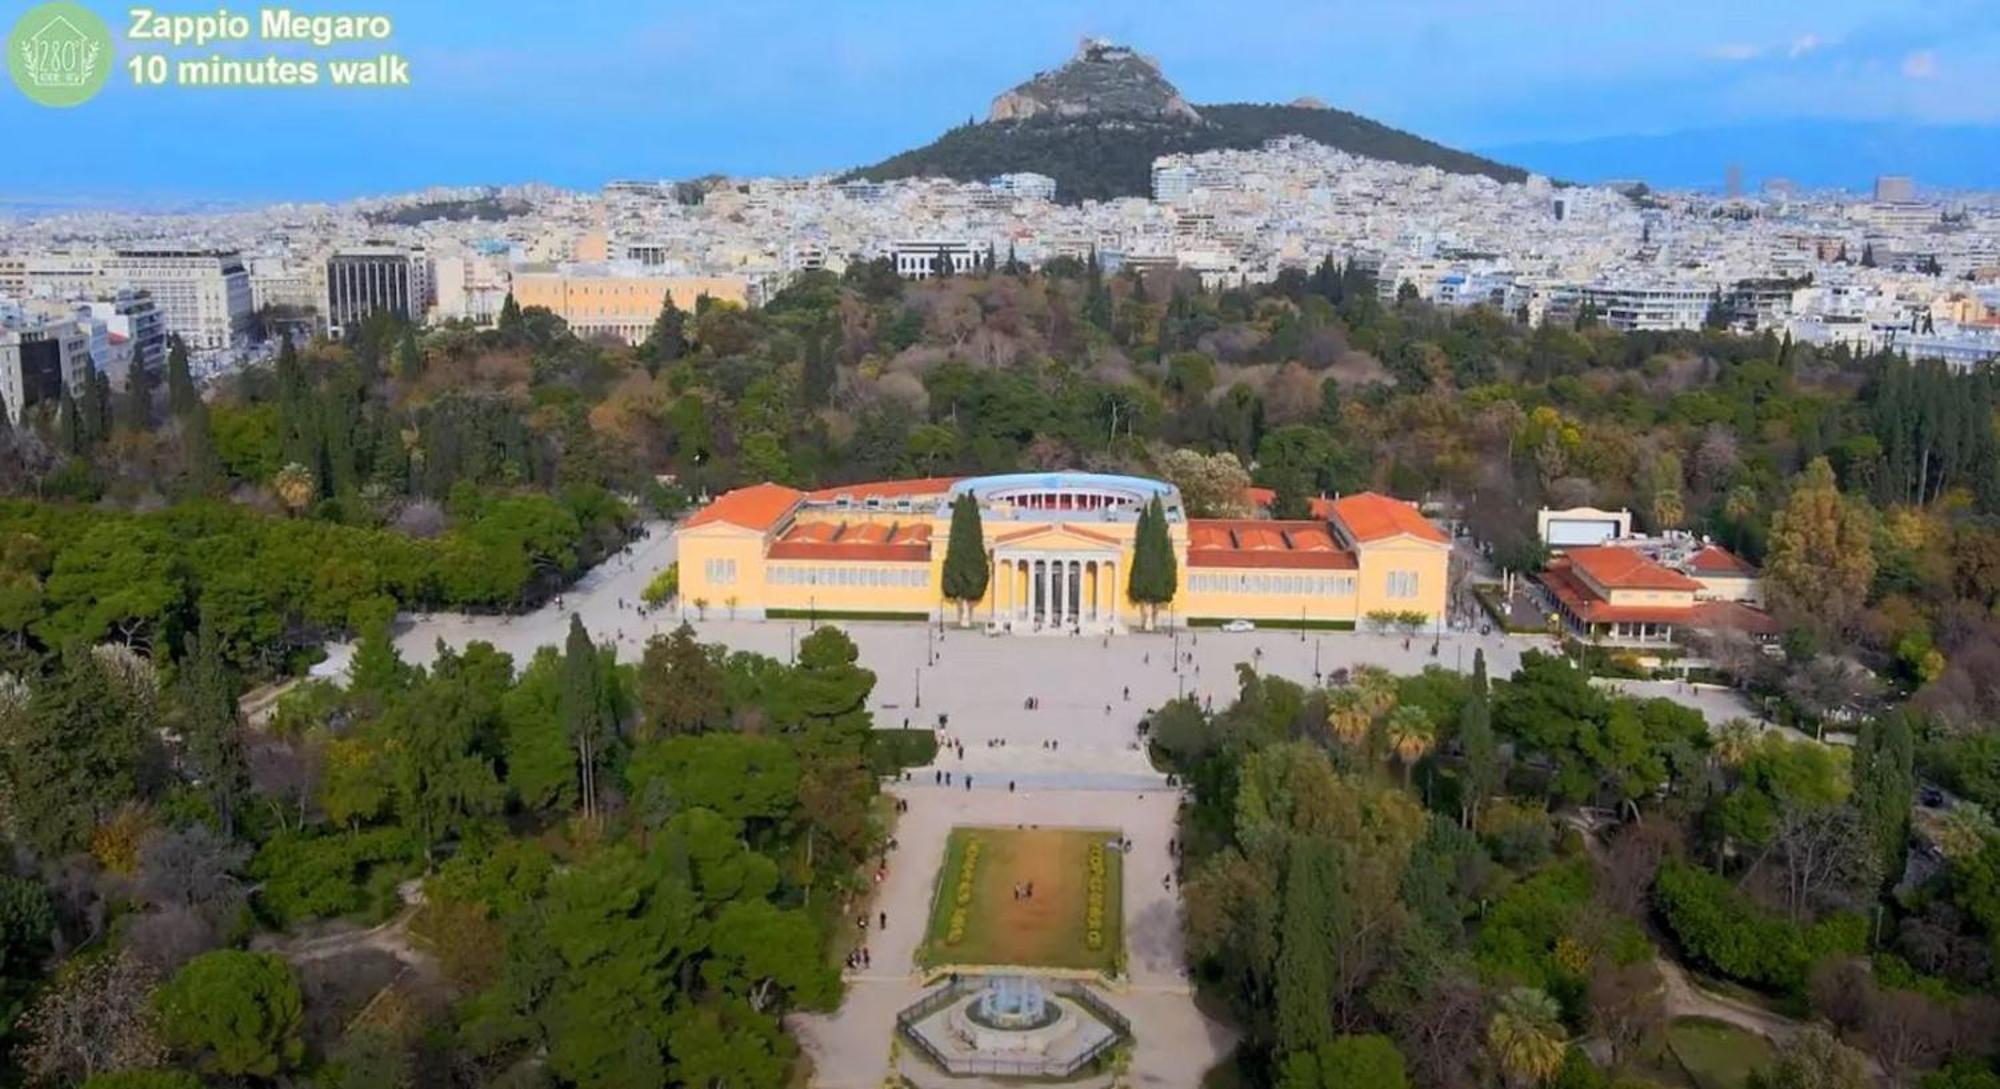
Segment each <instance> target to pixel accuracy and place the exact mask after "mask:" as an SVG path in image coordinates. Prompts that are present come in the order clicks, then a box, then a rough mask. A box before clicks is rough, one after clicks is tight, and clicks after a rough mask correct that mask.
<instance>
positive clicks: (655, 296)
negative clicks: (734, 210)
mask: <svg viewBox="0 0 2000 1089" xmlns="http://www.w3.org/2000/svg"><path fill="white" fill-rule="evenodd" d="M669 295H672V296H673V300H674V305H675V306H677V307H680V308H681V309H682V310H685V311H688V312H689V313H693V311H694V306H695V300H696V299H698V298H700V297H701V296H703V295H707V296H708V297H709V298H711V299H716V300H720V301H723V302H731V303H735V304H737V305H739V306H741V305H745V304H746V303H747V300H748V299H749V296H750V283H749V281H748V280H744V279H741V278H737V277H730V276H615V275H610V274H608V273H589V272H576V271H568V272H565V271H547V272H525V271H524V272H517V273H515V274H514V301H515V302H517V303H519V304H520V305H521V306H523V307H528V306H539V307H542V308H543V309H546V310H548V311H550V312H551V313H553V314H555V315H556V316H557V317H559V318H561V319H563V321H564V322H566V323H568V324H569V327H570V329H571V331H572V332H575V333H576V334H577V335H579V336H590V335H594V334H598V333H610V334H612V335H614V336H618V337H621V338H623V339H624V340H625V341H626V342H627V343H631V344H637V343H639V342H640V341H642V340H644V339H646V334H647V333H648V332H650V331H651V330H652V328H653V320H654V319H655V318H658V317H659V316H660V308H661V307H662V306H664V305H665V303H666V300H667V296H669Z"/></svg>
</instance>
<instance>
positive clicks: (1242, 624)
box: [1222, 620, 1257, 632]
mask: <svg viewBox="0 0 2000 1089" xmlns="http://www.w3.org/2000/svg"><path fill="white" fill-rule="evenodd" d="M1222 630H1223V631H1228V632H1244V631H1256V630H1257V625H1255V624H1252V623H1251V622H1249V621H1248V620H1231V621H1230V622H1229V623H1227V624H1224V625H1223V626H1222Z"/></svg>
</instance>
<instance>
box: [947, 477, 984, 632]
mask: <svg viewBox="0 0 2000 1089" xmlns="http://www.w3.org/2000/svg"><path fill="white" fill-rule="evenodd" d="M992 576H993V569H992V565H991V564H989V563H988V562H987V556H986V533H985V530H984V529H983V528H982V527H981V524H980V519H979V500H977V499H975V498H973V495H972V493H971V492H961V493H959V496H958V498H957V499H954V500H952V503H951V536H950V537H949V538H948V539H947V540H946V542H945V553H944V596H945V597H946V598H948V599H950V600H952V601H954V602H957V604H958V626H959V627H961V628H962V627H965V626H966V624H967V623H968V620H967V617H968V616H969V615H970V611H971V608H972V606H973V605H975V604H977V603H978V602H979V600H980V599H981V598H983V597H985V596H986V587H987V584H988V583H989V582H990V581H991V580H992Z"/></svg>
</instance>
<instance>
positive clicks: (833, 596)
mask: <svg viewBox="0 0 2000 1089" xmlns="http://www.w3.org/2000/svg"><path fill="white" fill-rule="evenodd" d="M842 520H845V521H849V522H900V523H904V524H910V523H913V522H919V521H926V522H928V523H929V524H930V526H931V559H930V562H929V563H927V564H926V563H907V562H902V563H898V562H892V561H842V560H825V559H815V560H770V559H766V551H767V549H768V548H769V545H770V543H771V540H772V539H774V538H775V537H776V536H777V535H778V534H781V533H783V532H784V530H785V529H786V528H788V527H789V526H790V524H791V523H790V522H782V523H780V525H779V526H778V527H776V529H774V531H773V533H772V534H771V535H770V536H767V535H765V534H763V533H759V532H757V531H754V530H747V529H742V528H739V527H736V526H730V525H726V524H719V523H711V524H709V525H705V526H699V527H696V528H694V529H689V530H684V531H682V532H681V534H680V536H679V556H680V559H679V562H680V586H681V602H682V605H683V607H684V608H685V609H686V610H687V611H688V612H689V614H690V615H692V614H694V613H695V612H696V609H695V606H694V602H696V601H697V600H702V601H706V602H707V609H706V610H705V612H706V615H707V616H710V617H718V616H728V615H731V612H732V607H731V605H730V602H731V600H732V599H734V611H736V612H739V613H742V614H744V615H760V614H761V613H762V612H763V611H764V610H768V609H795V610H812V609H817V610H822V611H828V612H854V613H899V614H910V613H923V614H926V615H930V614H933V613H934V612H936V611H937V610H940V609H942V610H943V614H944V615H945V616H946V617H952V616H955V615H956V608H957V607H956V605H954V604H951V603H947V602H945V601H943V599H942V597H941V590H940V587H941V586H942V584H943V571H944V554H945V542H946V540H947V539H948V537H949V534H950V524H949V520H948V519H944V518H936V517H931V516H928V515H914V516H913V515H912V514H911V513H910V512H907V511H905V512H894V511H869V510H864V509H860V508H855V509H851V510H840V511H834V510H806V511H801V512H799V515H798V521H800V522H815V521H842ZM984 525H985V530H986V541H987V547H988V549H989V551H991V550H992V549H993V548H994V547H995V542H996V540H997V539H998V538H1002V537H1013V538H1015V540H1014V541H1012V542H1009V543H1008V544H1005V545H1001V546H999V547H1001V548H1003V549H1005V548H1016V549H1022V550H1024V551H1032V550H1035V549H1038V548H1049V549H1056V550H1061V549H1064V548H1074V549H1076V550H1077V555H1078V556H1079V557H1080V558H1091V557H1090V552H1091V551H1092V550H1095V551H1096V553H1097V556H1099V557H1101V558H1103V559H1112V558H1113V557H1114V556H1115V561H1114V562H1115V567H1113V568H1111V569H1110V573H1109V574H1107V575H1104V576H1102V577H1101V579H1100V582H1099V584H1098V587H1097V592H1098V594H1099V595H1100V596H1103V595H1106V594H1108V595H1109V598H1110V602H1111V603H1113V604H1115V606H1116V617H1117V620H1118V622H1119V623H1121V624H1124V625H1126V626H1128V627H1135V626H1137V625H1138V624H1139V622H1140V619H1141V617H1140V611H1139V610H1138V609H1137V608H1136V607H1134V606H1133V605H1132V603H1131V602H1129V601H1127V600H1126V599H1125V585H1126V581H1127V578H1128V577H1129V573H1130V571H1131V560H1132V552H1133V536H1134V534H1135V533H1136V530H1135V528H1134V527H1133V526H1131V525H1129V524H1119V523H1090V524H1088V525H1085V526H1081V527H1079V528H1080V529H1082V530H1083V531H1084V532H1087V533H1088V534H1089V535H1091V536H1090V537H1083V536H1073V535H1066V533H1065V531H1064V530H1063V529H1062V528H1061V527H1059V526H1056V525H1050V526H1048V527H1047V528H1046V531H1045V534H1044V535H1034V536H1031V537H1028V538H1026V539H1023V538H1021V537H1020V536H1019V535H1020V534H1022V532H1023V531H1024V530H1031V529H1033V528H1035V527H1033V526H1024V525H1022V524H1020V523H1009V522H1005V521H1000V520H989V521H987V522H986V523H985V524H984ZM1173 528H1174V530H1175V532H1174V534H1173V536H1174V546H1175V551H1176V553H1177V554H1178V557H1179V560H1180V565H1179V566H1180V572H1179V573H1180V585H1179V589H1178V592H1177V593H1176V595H1175V599H1174V602H1173V604H1172V606H1171V608H1170V609H1166V610H1162V613H1161V616H1162V619H1163V620H1165V619H1166V618H1167V615H1168V613H1171V614H1172V616H1173V618H1174V620H1175V621H1176V622H1183V623H1184V622H1186V621H1188V620H1211V621H1213V620H1225V621H1226V620H1233V619H1237V618H1242V619H1246V620H1257V621H1265V622H1270V623H1283V622H1285V621H1293V622H1297V621H1299V620H1301V619H1304V620H1306V621H1308V622H1314V623H1328V622H1332V623H1341V622H1345V623H1354V624H1357V625H1359V624H1362V623H1364V622H1365V620H1366V618H1367V616H1368V615H1369V614H1370V613H1373V612H1418V613H1422V614H1424V615H1425V616H1427V617H1429V618H1431V619H1432V620H1433V621H1435V620H1436V619H1437V618H1438V617H1439V616H1441V615H1442V614H1443V613H1444V611H1445V600H1446V595H1447V590H1448V587H1449V580H1448V569H1449V562H1450V549H1449V547H1448V546H1446V545H1443V544H1438V543H1434V542H1430V541H1423V540H1419V539H1416V538H1410V537H1397V538H1390V539H1389V540H1386V541H1377V542H1372V543H1368V544H1364V545H1362V546H1361V547H1360V548H1359V549H1358V550H1357V551H1356V557H1357V561H1358V566H1357V569H1355V570H1315V569H1284V568H1231V567H1200V568H1190V567H1189V566H1188V564H1187V560H1186V556H1187V534H1186V531H1185V527H1182V526H1175V527H1173ZM1101 538H1113V539H1114V540H1115V541H1116V543H1115V544H1113V543H1111V542H1109V541H1105V540H1102V539H1101ZM1114 549H1115V551H1114ZM711 563H713V564H714V565H715V566H711ZM732 564H733V566H731V565H732ZM803 569H813V570H815V571H817V572H818V573H819V574H818V577H817V578H816V579H815V580H812V581H801V580H799V579H798V578H796V577H795V578H793V579H789V580H788V579H785V578H784V577H783V576H782V575H778V576H774V575H773V571H774V570H791V571H798V570H803ZM836 569H844V570H852V571H860V572H874V574H873V575H870V574H865V573H864V574H861V575H858V576H856V575H849V576H847V577H845V578H842V577H838V576H836V577H834V578H828V577H827V573H828V572H830V571H833V570H836ZM732 572H733V578H730V577H729V576H730V574H731V573H732ZM919 572H921V574H920V575H919V574H918V573H919ZM1002 577H1003V575H1002V573H1001V572H1000V571H999V570H997V569H996V570H995V572H994V577H993V578H992V579H991V580H990V582H989V585H988V589H987V596H986V598H985V600H983V601H981V602H979V603H978V605H977V606H976V607H975V608H974V609H973V610H972V611H971V617H972V619H973V620H974V621H975V622H980V623H984V622H985V621H986V620H987V619H988V618H989V617H996V616H998V618H999V619H1002V620H1004V619H1006V618H1005V617H1004V616H1002V615H999V614H1000V613H1001V612H1002V611H1003V610H1002V605H1003V603H1004V602H1005V601H1006V600H1007V596H1006V591H1005V590H1004V589H1003V586H1002V583H1001V579H1002ZM1276 580H1290V582H1289V583H1287V582H1283V581H1276ZM1085 600H1086V602H1087V601H1088V600H1090V597H1089V591H1086V593H1085ZM1301 614H1303V616H1302V615H1301Z"/></svg>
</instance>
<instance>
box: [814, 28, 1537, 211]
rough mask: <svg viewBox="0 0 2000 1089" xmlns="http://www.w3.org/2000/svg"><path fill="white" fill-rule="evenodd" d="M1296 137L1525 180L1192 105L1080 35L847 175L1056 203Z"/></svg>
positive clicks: (1299, 106) (1320, 123)
mask: <svg viewBox="0 0 2000 1089" xmlns="http://www.w3.org/2000/svg"><path fill="white" fill-rule="evenodd" d="M1277 136H1303V137H1305V138H1306V139H1308V140H1314V141H1317V142H1319V143H1322V144H1325V145H1327V146H1328V147H1335V148H1339V149H1340V150H1342V151H1346V152H1349V153H1351V154H1354V155H1362V156H1366V157H1368V158H1371V159H1386V160H1388V161H1390V162H1396V163H1407V164H1409V165H1411V166H1434V167H1437V168H1438V169H1440V170H1447V171H1451V172H1452V173H1455V174H1485V175H1487V176H1489V177H1493V178H1498V179H1500V180H1501V181H1520V180H1522V179H1523V178H1525V177H1526V176H1527V175H1526V173H1525V172H1524V171H1522V170H1520V169H1518V168H1516V167H1511V166H1507V165H1506V164H1504V163H1496V162H1494V161H1493V160H1491V159H1484V158H1481V157H1479V156H1477V155H1473V154H1470V153H1467V152H1463V151H1459V150H1457V149H1454V148H1449V147H1445V146H1443V145H1442V144H1437V143H1433V142H1432V141H1429V140H1426V139H1424V138H1423V137H1421V136H1415V135H1412V134H1410V133H1407V132H1402V131H1400V130H1398V129H1393V128H1390V127H1389V126H1387V125H1384V124H1381V123H1379V122H1376V121H1371V120H1369V119H1368V118H1366V117H1362V116H1360V115H1359V114H1353V113H1348V112H1347V111H1345V110H1339V109H1335V108H1333V107H1331V106H1328V105H1327V104H1326V103H1324V102H1321V101H1320V100H1319V99H1316V98H1311V97H1306V98H1300V99H1297V100H1295V101H1294V102H1293V103H1292V104H1291V105H1289V106H1275V105H1256V104H1248V103H1228V104H1221V105H1212V106H1200V107H1196V106H1191V105H1189V104H1188V102H1187V100H1186V99H1184V98H1182V97H1181V93H1180V92H1179V91H1178V90H1176V89H1175V88H1174V85H1173V84H1172V83H1171V82H1169V81H1168V80H1167V77H1166V75H1165V74H1164V73H1163V72H1162V71H1161V70H1160V66H1159V64H1158V63H1157V62H1156V61H1154V60H1152V59H1151V58H1150V57H1147V56H1144V55H1143V54H1141V53H1139V52H1137V51H1136V50H1133V49H1131V48H1129V47H1127V46H1123V45H1117V44H1114V43H1112V42H1107V41H1103V40H1101V39H1096V38H1087V39H1085V40H1084V42H1083V45H1082V47H1081V48H1080V49H1078V50H1077V53H1076V56H1074V57H1072V58H1071V59H1070V60H1069V62H1068V63H1067V64H1064V65H1063V66H1062V67H1060V68H1057V69H1055V70H1053V71H1048V72H1042V73H1039V74H1037V75H1036V76H1035V78H1033V79H1031V80H1029V81H1027V82H1026V83H1023V84H1021V85H1020V86H1018V87H1015V88H1014V89H1013V90H1011V91H1008V92H1006V93H1005V94H1002V95H1000V96H999V97H997V98H995V99H994V100H993V109H992V111H991V113H990V114H989V115H988V119H987V120H986V121H984V122H979V123H973V122H967V123H966V124H963V125H960V126H958V127H957V128H954V129H952V130H951V131H949V132H947V133H945V134H944V135H943V136H940V137H939V138H937V139H936V140H934V141H932V142H931V143H929V144H926V145H925V146H923V147H920V148H912V149H911V150H909V151H905V152H903V153H902V154H900V155H894V156H891V157H889V158H887V159H884V160H882V161H881V162H879V163H876V164H874V165H873V166H865V167H862V168H861V169H859V170H855V171H851V172H849V173H848V174H847V175H846V176H847V177H849V178H873V179H877V180H885V179H889V178H909V177H944V178H956V179H958V180H960V181H983V180H985V179H987V178H991V177H994V176H995V175H998V174H1007V173H1013V172H1017V171H1032V172H1034V173H1037V174H1046V175H1048V176H1049V177H1051V178H1054V179H1055V180H1056V199H1057V200H1060V201H1063V202H1065V203H1071V204H1074V203H1076V202H1078V201H1084V200H1104V199H1108V198H1112V197H1134V196H1145V195H1146V194H1147V193H1148V192H1149V191H1150V189H1151V180H1152V167H1153V160H1154V159H1155V158H1156V157H1158V156H1161V155H1170V154H1174V153H1183V152H1199V151H1213V150H1216V149H1219V148H1254V147H1259V146H1261V145H1262V144H1263V143H1264V142H1265V141H1266V140H1269V139H1271V138H1273V137H1277Z"/></svg>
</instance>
